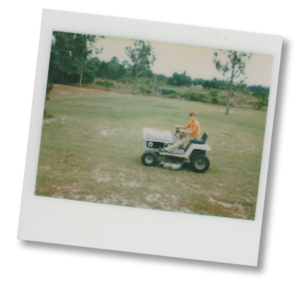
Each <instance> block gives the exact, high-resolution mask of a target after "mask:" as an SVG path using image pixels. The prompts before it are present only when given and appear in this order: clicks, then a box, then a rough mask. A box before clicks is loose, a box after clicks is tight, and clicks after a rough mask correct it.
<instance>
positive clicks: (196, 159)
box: [191, 154, 210, 173]
mask: <svg viewBox="0 0 300 288" xmlns="http://www.w3.org/2000/svg"><path fill="white" fill-rule="evenodd" d="M191 166H192V169H193V171H195V172H198V173H204V172H205V171H207V170H208V168H209V166H210V161H209V159H208V157H207V156H206V155H205V154H196V155H194V156H193V157H192V159H191Z"/></svg>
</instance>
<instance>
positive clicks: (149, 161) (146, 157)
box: [142, 152, 157, 166]
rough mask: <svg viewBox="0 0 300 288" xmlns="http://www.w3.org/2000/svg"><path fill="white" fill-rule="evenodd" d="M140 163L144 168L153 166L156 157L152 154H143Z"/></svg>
mask: <svg viewBox="0 0 300 288" xmlns="http://www.w3.org/2000/svg"><path fill="white" fill-rule="evenodd" d="M142 162H143V164H144V165H145V166H154V165H155V164H156V162H157V156H156V154H155V153H154V152H145V153H144V154H143V155H142Z"/></svg>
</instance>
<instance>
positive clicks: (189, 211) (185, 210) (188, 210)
mask: <svg viewBox="0 0 300 288" xmlns="http://www.w3.org/2000/svg"><path fill="white" fill-rule="evenodd" d="M180 210H181V211H182V212H184V213H193V211H192V210H190V209H187V208H185V207H182V208H181V209H180Z"/></svg>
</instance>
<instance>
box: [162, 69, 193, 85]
mask: <svg viewBox="0 0 300 288" xmlns="http://www.w3.org/2000/svg"><path fill="white" fill-rule="evenodd" d="M167 84H169V85H172V86H188V87H190V86H191V85H192V79H191V77H189V76H187V75H186V71H184V72H183V73H182V74H178V73H177V72H175V73H173V75H172V77H169V78H168V80H167Z"/></svg>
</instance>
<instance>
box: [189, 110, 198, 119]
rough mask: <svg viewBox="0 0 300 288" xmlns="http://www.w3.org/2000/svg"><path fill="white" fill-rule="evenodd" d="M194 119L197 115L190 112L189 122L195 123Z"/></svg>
mask: <svg viewBox="0 0 300 288" xmlns="http://www.w3.org/2000/svg"><path fill="white" fill-rule="evenodd" d="M196 118H197V113H196V112H194V111H192V112H191V113H190V119H191V121H195V120H196Z"/></svg>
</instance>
